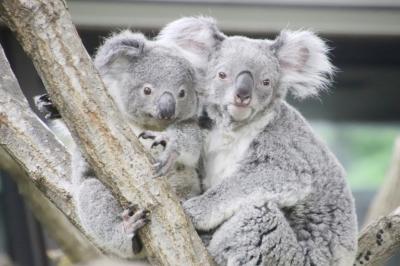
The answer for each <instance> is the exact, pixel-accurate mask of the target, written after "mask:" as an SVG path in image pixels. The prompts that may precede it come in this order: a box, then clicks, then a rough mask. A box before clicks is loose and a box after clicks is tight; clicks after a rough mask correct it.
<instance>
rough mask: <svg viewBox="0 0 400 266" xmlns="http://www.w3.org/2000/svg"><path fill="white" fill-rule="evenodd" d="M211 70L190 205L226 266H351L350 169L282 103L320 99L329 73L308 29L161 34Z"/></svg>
mask: <svg viewBox="0 0 400 266" xmlns="http://www.w3.org/2000/svg"><path fill="white" fill-rule="evenodd" d="M160 36H162V37H164V38H167V39H168V41H174V42H175V43H176V44H177V45H179V46H181V47H182V48H183V49H186V50H187V52H188V53H190V54H192V55H193V56H194V57H196V56H197V57H198V58H206V59H208V60H209V64H208V71H207V72H208V78H207V81H206V84H207V91H206V97H205V102H206V104H207V111H208V114H209V115H210V117H211V118H212V119H213V120H214V126H213V128H212V130H211V131H210V132H209V134H208V137H207V140H206V141H205V145H204V152H205V153H204V154H205V167H204V174H205V179H204V185H205V188H206V189H207V190H206V192H205V193H204V194H202V195H200V196H196V197H194V198H191V199H189V200H187V201H186V202H185V203H184V208H185V210H186V212H187V213H188V214H189V215H190V216H191V218H192V221H193V223H194V225H195V227H196V228H197V229H198V230H199V231H203V232H211V233H212V235H211V237H210V239H209V243H207V244H208V249H209V251H210V253H211V255H212V256H213V257H214V258H215V260H216V262H217V263H218V264H220V265H225V264H228V265H318V266H321V265H352V263H353V261H354V257H355V252H356V247H357V242H356V233H357V226H356V215H355V209H354V200H353V197H352V195H351V192H350V189H349V187H348V184H347V183H346V180H345V171H344V169H343V168H342V166H341V165H340V164H339V162H338V161H337V159H336V158H335V156H334V155H333V154H332V153H331V152H330V151H329V150H328V148H327V147H326V146H325V144H324V143H322V141H320V140H319V138H318V137H316V136H315V134H314V133H313V131H312V129H311V128H310V126H309V125H308V123H307V122H306V120H305V119H304V118H303V117H302V116H301V114H300V113H298V112H297V111H296V110H295V109H294V108H293V107H291V106H290V105H289V104H288V103H287V102H286V101H285V96H286V93H287V92H288V91H290V92H291V93H292V94H293V95H294V96H296V97H298V98H301V99H303V98H306V97H309V96H315V95H317V94H318V92H319V91H320V90H322V89H325V88H326V86H327V84H328V82H329V78H330V76H331V74H332V72H333V70H334V69H333V66H332V65H331V63H330V62H329V59H328V56H327V53H328V48H327V46H326V45H325V43H324V42H323V41H322V40H321V39H320V38H318V37H317V36H316V35H315V34H313V33H312V32H309V31H294V32H292V31H282V32H281V33H280V34H279V36H278V37H277V38H276V39H275V40H257V39H249V38H246V37H241V36H232V37H228V36H225V35H224V34H222V33H221V32H220V31H219V30H218V29H217V27H216V25H215V22H214V21H213V20H212V19H208V18H182V19H180V20H177V21H175V22H173V23H171V24H169V25H168V26H167V27H166V28H165V29H164V30H163V31H162V32H161V34H160Z"/></svg>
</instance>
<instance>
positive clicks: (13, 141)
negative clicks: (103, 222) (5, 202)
mask: <svg viewBox="0 0 400 266" xmlns="http://www.w3.org/2000/svg"><path fill="white" fill-rule="evenodd" d="M11 155H12V156H13V158H14V159H16V161H17V162H18V165H17V164H16V162H15V161H14V159H13V158H12V157H11ZM69 163H70V158H69V154H68V153H67V152H66V151H65V149H64V147H63V146H62V145H61V144H60V143H59V142H58V141H57V140H56V139H55V138H54V137H53V135H52V134H51V132H49V131H48V130H47V129H46V128H45V127H44V125H43V123H41V121H40V120H39V119H38V118H37V117H36V116H35V115H34V114H33V112H32V111H31V110H30V108H29V105H28V103H27V101H26V99H25V97H24V96H23V94H22V92H21V90H20V88H19V85H18V83H17V80H16V78H15V76H14V74H13V73H12V71H11V69H10V66H9V64H8V62H7V60H6V58H5V55H4V52H3V49H2V48H1V46H0V168H1V169H3V170H5V171H7V172H9V173H11V176H12V177H13V178H14V180H15V181H16V183H17V185H18V189H19V191H20V193H21V194H22V195H23V196H24V198H25V200H26V202H27V203H28V204H29V205H30V207H31V208H32V210H33V213H34V214H35V216H36V218H37V219H38V220H39V221H40V222H41V223H42V224H43V225H45V227H46V229H47V230H48V232H49V233H50V234H51V235H52V236H53V238H54V239H55V240H57V242H58V243H59V244H60V246H61V247H62V248H63V250H64V251H65V253H66V254H67V255H68V256H69V257H70V258H71V260H72V261H76V262H78V261H87V260H90V259H93V258H96V257H99V255H100V254H101V253H100V251H99V250H98V249H97V248H95V247H94V246H93V245H92V244H91V243H90V242H89V241H88V240H87V238H86V237H85V236H84V235H82V233H80V232H79V230H78V229H77V228H76V227H75V226H74V225H72V224H71V222H70V221H69V220H68V219H67V218H66V217H65V215H64V214H66V215H67V216H69V218H70V219H71V221H74V223H75V225H77V224H78V222H77V221H76V220H75V219H76V218H75V211H74V206H73V203H72V201H71V195H70V193H69V192H68V190H67V188H68V187H69V182H68V178H69V172H68V170H67V169H69V168H70V167H69ZM54 204H55V205H56V206H57V207H56V206H55V205H54ZM60 209H61V210H62V212H61V211H60ZM63 212H64V214H63Z"/></svg>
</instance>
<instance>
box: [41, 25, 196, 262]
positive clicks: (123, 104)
mask: <svg viewBox="0 0 400 266" xmlns="http://www.w3.org/2000/svg"><path fill="white" fill-rule="evenodd" d="M94 63H95V66H96V67H97V69H98V71H99V73H100V75H101V77H102V78H103V81H104V83H105V85H106V87H107V89H108V91H109V93H110V95H111V96H112V97H113V99H114V101H115V103H116V105H117V107H118V108H119V110H120V111H121V113H122V114H123V115H124V116H125V117H126V121H128V123H129V125H130V126H131V127H132V129H133V131H134V132H135V133H136V134H137V135H138V136H139V138H141V139H142V140H143V139H147V140H150V142H146V141H145V140H144V144H145V146H146V145H147V147H148V148H149V149H151V150H154V148H156V147H157V146H160V145H161V146H163V149H162V150H158V151H155V152H153V155H154V156H155V159H156V161H157V164H156V165H155V167H156V170H157V172H158V173H159V174H160V175H164V174H166V173H168V175H167V179H168V181H169V182H170V183H171V185H172V187H173V188H174V189H175V192H176V193H177V195H178V196H179V197H180V198H182V199H187V198H190V197H192V196H195V195H198V194H199V193H200V181H199V178H198V176H197V169H196V168H197V163H198V160H199V156H200V151H201V135H200V129H199V127H198V126H197V123H196V119H195V118H196V114H197V111H198V110H197V109H198V99H197V94H196V91H195V90H196V89H197V88H198V86H199V84H200V83H199V79H198V75H197V72H195V69H194V67H193V66H192V64H191V63H189V61H188V60H186V59H185V58H184V57H183V56H181V54H180V52H179V48H178V47H176V46H174V45H168V44H167V43H161V42H159V41H152V40H148V39H146V38H145V37H144V36H143V34H140V33H132V32H130V31H123V32H121V33H118V34H115V35H113V36H112V37H110V38H108V39H106V41H105V43H104V44H103V45H102V46H101V47H100V48H99V49H98V52H97V55H96V57H95V59H94ZM36 102H37V105H38V106H39V109H41V110H44V111H47V112H50V114H49V115H48V117H49V118H59V117H60V115H59V114H58V112H57V110H56V109H55V108H54V106H53V105H52V103H51V101H50V99H49V98H48V96H47V95H43V96H39V97H37V98H36ZM57 121H58V122H57V124H54V122H53V128H54V129H55V130H56V132H58V133H59V134H58V135H61V139H62V140H63V141H64V143H70V144H72V145H73V146H74V143H73V140H72V138H71V136H70V134H69V132H68V130H67V129H66V127H65V125H64V124H63V123H62V122H60V120H57ZM72 153H73V161H72V172H73V173H72V175H73V178H72V180H73V183H74V187H75V191H74V192H75V193H74V197H75V201H76V206H77V214H78V216H79V219H80V221H81V223H82V226H83V227H84V229H85V230H87V232H88V233H89V234H90V236H91V237H92V238H93V240H94V241H95V242H96V243H97V244H98V245H99V246H100V247H101V248H102V249H103V250H104V251H106V252H107V253H111V254H114V255H117V256H119V257H123V258H133V257H134V255H135V253H137V252H139V250H140V248H141V247H140V243H139V242H138V239H137V238H133V242H132V239H131V238H129V237H128V235H133V236H135V232H136V231H137V230H138V229H139V228H141V227H142V226H144V225H145V224H146V223H147V222H148V221H147V218H146V211H145V210H137V209H135V208H132V209H130V210H126V211H124V213H123V215H122V217H121V213H122V209H121V207H120V206H119V205H118V203H117V201H116V200H115V199H114V198H113V196H112V194H111V192H110V191H109V190H108V189H107V188H106V187H105V186H104V185H103V184H102V183H101V182H100V181H99V180H98V179H96V178H95V176H94V173H93V172H92V171H91V169H90V168H89V166H88V164H87V162H86V161H85V159H84V158H83V157H82V155H81V153H80V152H79V149H78V148H76V147H75V148H73V152H72ZM132 249H133V252H132Z"/></svg>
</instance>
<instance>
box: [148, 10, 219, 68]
mask: <svg viewBox="0 0 400 266" xmlns="http://www.w3.org/2000/svg"><path fill="white" fill-rule="evenodd" d="M225 38H226V36H225V35H224V34H223V33H222V32H221V31H219V29H218V28H217V25H216V22H215V20H214V19H213V18H210V17H184V18H181V19H178V20H175V21H173V22H171V23H169V24H168V25H167V26H165V27H164V28H163V29H162V30H161V31H160V33H159V35H158V36H157V38H156V39H157V40H158V41H160V42H163V43H166V44H175V45H177V46H178V47H180V48H181V49H182V50H183V51H184V53H185V54H186V55H188V59H189V60H190V61H191V62H192V63H194V65H195V66H196V67H202V66H204V64H205V63H207V62H208V59H209V57H210V55H211V53H212V52H213V51H215V49H216V48H217V46H218V45H219V44H220V43H221V42H222V41H223V40H224V39H225Z"/></svg>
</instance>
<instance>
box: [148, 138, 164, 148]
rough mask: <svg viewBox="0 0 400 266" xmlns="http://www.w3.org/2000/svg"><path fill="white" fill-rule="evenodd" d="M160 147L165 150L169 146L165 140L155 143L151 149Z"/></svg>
mask: <svg viewBox="0 0 400 266" xmlns="http://www.w3.org/2000/svg"><path fill="white" fill-rule="evenodd" d="M158 145H161V146H163V147H164V149H165V147H166V146H167V141H165V140H160V141H154V142H153V144H151V148H154V147H156V146H158Z"/></svg>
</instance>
